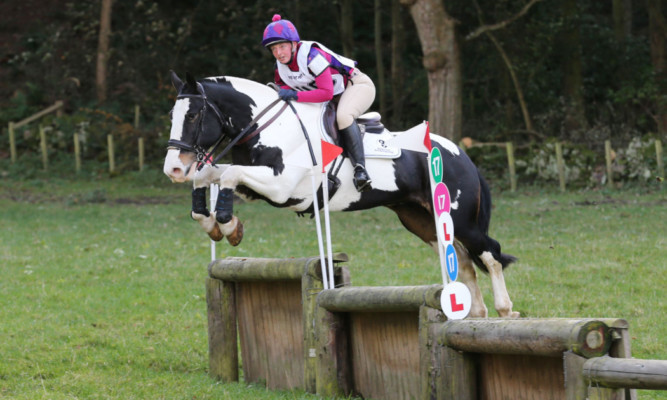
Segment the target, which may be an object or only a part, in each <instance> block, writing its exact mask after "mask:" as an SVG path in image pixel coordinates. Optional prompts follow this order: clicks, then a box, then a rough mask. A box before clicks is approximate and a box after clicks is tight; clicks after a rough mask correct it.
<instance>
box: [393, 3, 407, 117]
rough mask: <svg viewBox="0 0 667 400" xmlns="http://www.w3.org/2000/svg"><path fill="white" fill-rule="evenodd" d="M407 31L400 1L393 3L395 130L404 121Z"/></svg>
mask: <svg viewBox="0 0 667 400" xmlns="http://www.w3.org/2000/svg"><path fill="white" fill-rule="evenodd" d="M404 53H405V31H404V25H403V13H402V12H401V3H400V1H399V0H392V2H391V96H392V109H393V112H392V118H391V122H392V124H393V126H394V127H395V128H397V127H398V126H399V124H400V121H401V120H402V119H403V104H404V98H405V65H404V63H403V57H404V56H405V54H404Z"/></svg>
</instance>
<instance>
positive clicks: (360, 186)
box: [339, 122, 371, 192]
mask: <svg viewBox="0 0 667 400" xmlns="http://www.w3.org/2000/svg"><path fill="white" fill-rule="evenodd" d="M339 132H340V133H341V135H343V143H344V144H345V147H346V149H345V150H347V153H348V156H349V157H350V161H352V165H354V186H355V187H356V188H357V191H358V192H365V191H367V190H371V178H370V177H369V176H368V172H366V158H365V157H364V144H363V142H362V140H361V130H360V129H359V125H357V123H356V122H353V123H352V125H350V126H349V127H347V128H345V129H341V130H340V131H339Z"/></svg>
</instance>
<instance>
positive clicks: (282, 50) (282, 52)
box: [271, 42, 292, 64]
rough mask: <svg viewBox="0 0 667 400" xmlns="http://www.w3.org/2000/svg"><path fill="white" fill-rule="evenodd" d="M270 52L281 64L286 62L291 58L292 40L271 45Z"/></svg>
mask: <svg viewBox="0 0 667 400" xmlns="http://www.w3.org/2000/svg"><path fill="white" fill-rule="evenodd" d="M271 54H273V56H274V57H275V58H276V60H278V62H280V63H282V64H288V63H289V62H290V60H291V59H292V42H282V43H277V44H274V45H273V46H271Z"/></svg>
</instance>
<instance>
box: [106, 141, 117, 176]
mask: <svg viewBox="0 0 667 400" xmlns="http://www.w3.org/2000/svg"><path fill="white" fill-rule="evenodd" d="M107 145H108V147H109V172H110V173H114V171H115V170H116V161H115V159H114V153H113V136H112V135H107Z"/></svg>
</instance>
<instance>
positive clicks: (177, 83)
mask: <svg viewBox="0 0 667 400" xmlns="http://www.w3.org/2000/svg"><path fill="white" fill-rule="evenodd" d="M169 73H170V74H171V84H172V85H174V87H175V88H176V91H178V92H179V93H180V91H181V89H182V88H183V81H182V80H181V78H179V77H178V75H176V72H174V71H173V70H170V71H169Z"/></svg>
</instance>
